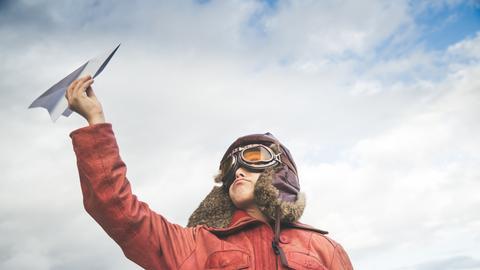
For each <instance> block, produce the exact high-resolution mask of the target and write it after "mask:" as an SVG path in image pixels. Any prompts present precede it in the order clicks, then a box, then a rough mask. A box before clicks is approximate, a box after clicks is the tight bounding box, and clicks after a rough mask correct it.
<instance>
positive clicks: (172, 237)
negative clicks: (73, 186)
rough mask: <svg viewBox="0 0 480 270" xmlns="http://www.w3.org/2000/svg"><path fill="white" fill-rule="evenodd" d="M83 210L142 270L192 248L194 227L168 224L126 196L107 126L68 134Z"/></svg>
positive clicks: (173, 262) (172, 265) (167, 265)
mask: <svg viewBox="0 0 480 270" xmlns="http://www.w3.org/2000/svg"><path fill="white" fill-rule="evenodd" d="M70 137H71V138H72V141H73V148H74V151H75V154H76V156H77V166H78V172H79V174H80V183H81V188H82V193H83V203H84V206H85V209H86V210H87V212H88V213H89V214H90V215H91V216H92V217H93V218H94V219H95V220H96V221H97V222H98V223H99V224H100V226H102V228H103V229H104V230H105V232H107V234H108V235H109V236H110V237H111V238H113V240H115V242H117V243H118V244H119V245H120V247H121V248H122V250H123V252H124V254H125V256H126V257H127V258H129V259H130V260H132V261H133V262H135V263H137V264H138V265H140V266H142V267H143V268H145V269H176V268H178V266H179V265H180V264H181V263H182V262H183V261H184V260H185V259H186V258H187V257H188V256H189V255H190V254H191V253H192V252H193V250H194V249H195V234H196V230H197V229H194V228H183V227H181V226H179V225H176V224H172V223H170V222H168V221H167V220H166V219H165V218H164V217H162V216H161V215H158V214H156V213H155V212H154V211H152V210H151V209H150V208H149V206H148V205H147V204H146V203H144V202H141V201H139V200H138V199H137V197H136V196H135V195H133V194H132V191H131V187H130V183H129V181H128V180H127V178H126V166H125V163H124V162H123V161H122V160H121V158H120V155H119V150H118V146H117V142H116V140H115V136H114V133H113V130H112V126H111V124H108V123H105V124H97V125H93V126H88V127H84V128H81V129H78V130H75V131H74V132H72V133H71V134H70Z"/></svg>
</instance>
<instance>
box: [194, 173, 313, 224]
mask: <svg viewBox="0 0 480 270" xmlns="http://www.w3.org/2000/svg"><path fill="white" fill-rule="evenodd" d="M274 173H275V170H274V169H273V168H272V169H269V170H266V171H265V172H263V173H262V174H261V175H260V177H259V178H258V181H257V183H256V184H255V189H254V195H255V203H256V204H257V206H258V208H259V209H260V211H262V213H263V214H264V215H265V216H266V217H268V218H269V219H271V220H275V209H276V208H277V207H280V209H281V220H280V221H281V222H282V223H293V222H296V221H298V220H299V219H300V217H301V216H302V214H303V210H304V209H305V195H304V194H303V193H299V194H298V195H297V200H296V201H295V202H287V201H282V200H280V199H279V198H278V196H279V192H278V190H277V189H276V188H275V187H274V186H273V185H272V177H273V175H274ZM235 210H236V207H235V205H234V204H233V202H232V201H231V199H230V196H229V195H228V191H226V190H225V188H223V186H215V187H214V188H213V189H212V191H210V193H209V194H208V195H207V197H206V198H205V199H204V200H203V201H202V202H201V203H200V205H199V206H198V208H197V209H196V210H195V211H194V212H193V214H192V215H191V216H190V218H189V220H188V225H187V226H188V227H194V226H197V225H207V226H209V227H215V228H227V227H228V226H229V224H230V222H231V220H232V216H233V213H234V212H235Z"/></svg>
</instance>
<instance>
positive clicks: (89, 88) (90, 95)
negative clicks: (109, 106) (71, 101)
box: [85, 86, 97, 98]
mask: <svg viewBox="0 0 480 270" xmlns="http://www.w3.org/2000/svg"><path fill="white" fill-rule="evenodd" d="M85 93H87V96H88V97H91V98H97V96H96V95H95V92H93V88H92V87H91V86H89V87H88V88H87V91H85Z"/></svg>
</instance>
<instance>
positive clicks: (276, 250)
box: [272, 207, 291, 269]
mask: <svg viewBox="0 0 480 270" xmlns="http://www.w3.org/2000/svg"><path fill="white" fill-rule="evenodd" d="M275 216H276V217H275V236H274V237H273V241H272V248H273V252H274V253H275V256H280V262H281V263H282V265H283V266H284V267H285V268H287V269H291V268H290V266H288V261H287V257H286V256H285V252H283V249H282V247H280V216H281V210H280V207H277V210H276V213H275Z"/></svg>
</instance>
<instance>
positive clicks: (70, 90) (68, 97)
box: [65, 79, 79, 100]
mask: <svg viewBox="0 0 480 270" xmlns="http://www.w3.org/2000/svg"><path fill="white" fill-rule="evenodd" d="M78 82H79V79H77V80H74V81H73V82H72V83H71V84H70V86H68V89H67V92H66V93H65V96H66V97H67V100H70V99H71V98H72V92H73V90H74V89H75V87H76V86H77V84H78Z"/></svg>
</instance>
